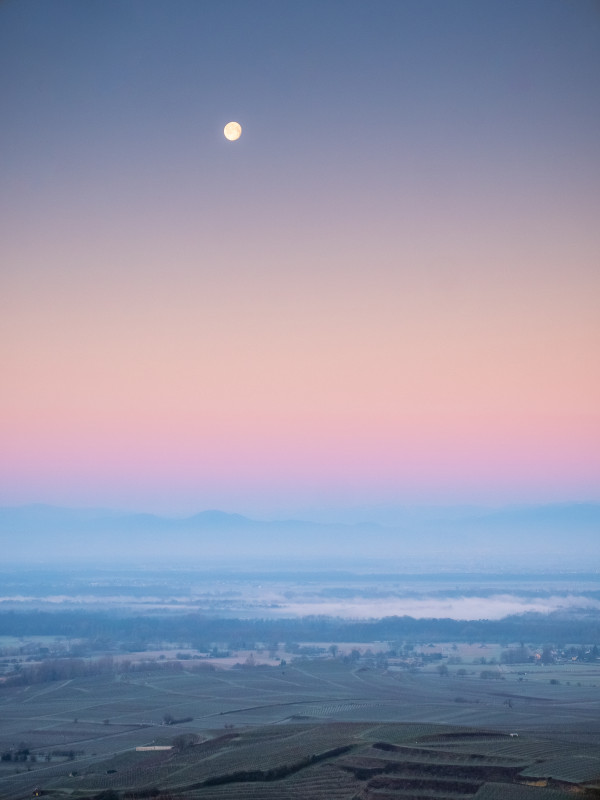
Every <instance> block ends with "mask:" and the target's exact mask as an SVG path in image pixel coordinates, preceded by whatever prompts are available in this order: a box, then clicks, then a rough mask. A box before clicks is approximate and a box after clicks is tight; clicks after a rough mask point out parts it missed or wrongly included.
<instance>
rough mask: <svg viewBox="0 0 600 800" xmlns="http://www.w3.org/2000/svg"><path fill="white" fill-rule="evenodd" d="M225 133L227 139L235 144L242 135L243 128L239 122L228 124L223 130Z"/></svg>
mask: <svg viewBox="0 0 600 800" xmlns="http://www.w3.org/2000/svg"><path fill="white" fill-rule="evenodd" d="M223 133H224V134H225V138H226V139H229V141H230V142H235V140H236V139H239V138H240V136H241V135H242V126H241V125H240V123H239V122H228V123H227V125H225V127H224V128H223Z"/></svg>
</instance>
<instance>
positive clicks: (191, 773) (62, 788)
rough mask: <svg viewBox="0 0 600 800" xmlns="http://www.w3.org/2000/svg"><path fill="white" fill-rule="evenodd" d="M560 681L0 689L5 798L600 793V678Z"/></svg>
mask: <svg viewBox="0 0 600 800" xmlns="http://www.w3.org/2000/svg"><path fill="white" fill-rule="evenodd" d="M569 669H570V670H571V672H570V673H569V674H570V675H572V677H573V678H574V680H572V681H571V682H570V685H567V684H566V682H565V681H564V680H563V679H562V678H561V680H560V682H558V683H551V682H550V680H552V678H550V679H549V678H548V676H549V675H550V674H552V675H554V674H556V668H554V671H553V672H552V673H550V672H548V673H546V672H544V671H543V670H537V671H536V670H532V673H533V674H532V676H531V678H530V679H528V680H522V677H523V676H522V675H520V674H519V673H518V672H516V671H515V672H514V673H513V672H511V671H509V670H507V671H506V672H505V674H504V675H503V680H494V681H490V680H484V679H482V678H481V677H480V676H479V673H478V672H477V671H475V672H474V673H472V672H471V673H469V674H467V675H464V674H463V675H458V674H457V673H456V672H451V673H450V674H449V675H444V676H442V675H440V674H437V673H435V672H428V671H422V672H419V673H411V672H409V671H406V670H405V671H401V670H386V669H377V668H375V667H372V668H369V667H364V666H357V665H352V664H348V663H343V662H342V661H341V660H335V659H316V660H308V659H306V660H298V661H296V662H294V663H292V664H291V665H286V666H273V667H242V668H237V669H228V670H223V669H201V670H196V671H192V670H190V671H185V670H184V671H181V672H177V673H171V672H168V671H164V672H154V671H148V672H136V673H135V674H134V675H130V676H127V675H122V674H115V675H110V674H109V675H102V676H97V677H93V678H92V677H87V678H73V679H71V680H62V681H52V682H48V683H43V684H34V685H30V686H10V687H9V686H4V687H3V688H1V689H0V713H1V720H2V725H1V728H0V751H1V752H2V753H11V754H12V756H13V757H12V758H11V759H10V760H2V761H0V796H1V797H3V798H4V797H5V798H7V800H21V798H27V797H31V796H32V794H33V791H34V789H35V788H36V787H37V788H39V789H40V790H42V791H43V792H44V793H45V794H46V795H47V796H53V797H56V798H60V797H64V798H67V797H71V798H73V800H78V798H84V797H95V796H99V795H101V793H102V792H103V791H104V792H106V791H108V790H112V791H113V792H115V793H116V794H117V796H119V797H120V798H123V799H124V798H126V797H127V794H128V793H131V792H138V796H141V795H139V792H140V791H143V790H147V791H148V792H149V791H150V789H152V790H154V791H155V792H156V791H158V792H160V793H162V796H163V797H165V798H166V797H178V798H196V797H197V798H214V799H215V800H216V798H223V799H224V800H225V798H227V799H228V800H229V799H230V800H234V798H265V799H266V798H275V797H278V798H281V797H290V798H321V797H322V798H333V800H345V799H346V798H347V799H348V800H352V798H357V799H358V798H361V799H362V800H366V799H367V798H373V800H375V798H377V800H385V798H392V797H394V798H403V800H407V799H408V798H414V799H415V800H427V799H429V800H431V799H432V798H436V799H438V800H442V799H443V798H445V799H446V800H450V799H452V800H467V799H468V798H471V797H475V798H476V800H494V798H506V800H512V798H515V799H516V800H520V799H521V798H525V800H529V798H533V800H535V798H536V797H539V798H540V800H544V798H546V800H552V798H554V799H555V800H558V798H560V797H565V796H566V795H565V794H564V792H565V791H566V790H567V789H568V788H569V787H571V788H574V787H576V786H587V787H591V786H594V785H598V784H599V783H600V747H599V745H600V690H598V689H597V688H596V687H595V686H594V685H593V683H599V684H600V668H595V669H594V668H591V667H590V666H589V665H587V666H584V665H581V674H582V677H583V672H584V671H585V679H584V680H581V681H578V680H576V678H577V673H576V671H575V672H573V670H574V669H575V668H574V667H569ZM520 678H521V679H520ZM563 678H564V675H563ZM577 683H580V684H581V685H577ZM508 701H510V702H508ZM165 717H171V718H172V719H175V720H188V721H182V722H179V723H176V724H172V725H165V724H163V721H164V719H165ZM189 718H192V719H191V720H189ZM180 734H190V735H191V734H193V736H188V737H187V741H185V742H183V741H181V740H176V741H175V745H176V746H175V747H174V748H173V749H172V750H162V751H146V752H137V751H136V749H135V748H136V747H140V746H149V745H153V744H154V745H165V744H172V743H173V741H174V740H175V739H176V737H177V736H179V735H180ZM511 734H512V735H511ZM515 734H516V735H515ZM25 751H27V756H26V759H25V760H15V758H14V756H15V754H16V753H18V752H23V753H24V752H25ZM525 784H537V785H535V786H534V785H525ZM147 796H150V795H147Z"/></svg>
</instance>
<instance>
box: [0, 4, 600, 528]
mask: <svg viewBox="0 0 600 800" xmlns="http://www.w3.org/2000/svg"><path fill="white" fill-rule="evenodd" d="M599 42H600V5H598V3H597V2H593V1H592V0H577V1H576V2H567V0H486V2H481V0H456V1H453V2H442V0H437V2H432V1H430V0H374V1H373V2H366V0H364V1H361V2H358V1H357V0H340V1H339V2H338V1H337V0H316V1H314V0H302V1H301V2H300V0H297V1H296V0H273V2H271V1H270V0H220V1H219V2H217V1H216V0H215V1H214V2H211V0H205V1H204V2H196V1H195V0H194V1H193V2H192V1H190V0H176V1H175V2H173V0H119V2H116V1H115V0H87V1H86V2H85V3H82V2H79V0H53V2H52V3H48V2H46V1H45V0H4V2H2V3H1V4H0V109H1V115H2V120H1V125H0V171H1V189H0V263H1V271H0V369H1V375H2V379H1V381H0V504H1V505H21V504H28V503H51V504H56V505H66V506H77V507H85V506H95V507H97V506H106V507H113V508H121V509H136V510H148V511H155V512H161V513H168V514H187V513H192V512H195V511H199V510H202V509H206V508H220V509H223V510H226V511H232V512H234V511H235V512H240V513H246V514H250V515H254V516H263V517H269V516H273V515H275V516H277V515H281V514H290V513H296V512H298V513H301V511H302V509H307V508H313V509H319V508H320V509H326V508H334V507H335V508H343V507H346V506H353V505H357V504H362V505H372V506H378V505H385V504H396V505H429V504H430V505H436V504H445V505H453V504H486V505H494V506H498V505H506V504H514V503H553V502H566V501H573V500H575V501H589V500H592V501H593V500H595V501H598V500H600V358H599V357H598V354H599V352H600V314H599V313H598V309H599V308H600V224H598V209H599V208H600V146H599V143H600V92H599V91H598V85H599V78H600V47H599V46H598V43H599ZM230 120H236V121H238V122H239V123H240V124H241V126H242V136H241V138H240V139H239V140H238V141H236V142H229V141H227V140H226V139H225V138H224V136H223V127H224V125H225V124H226V123H227V122H229V121H230Z"/></svg>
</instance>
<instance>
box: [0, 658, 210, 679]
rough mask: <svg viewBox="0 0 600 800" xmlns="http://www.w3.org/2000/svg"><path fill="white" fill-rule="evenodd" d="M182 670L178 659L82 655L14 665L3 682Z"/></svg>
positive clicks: (200, 666)
mask: <svg viewBox="0 0 600 800" xmlns="http://www.w3.org/2000/svg"><path fill="white" fill-rule="evenodd" d="M195 668H196V669H198V670H201V669H211V667H210V666H209V665H204V664H198V665H196V666H195ZM165 671H168V672H182V671H183V665H182V664H181V662H179V661H156V660H154V659H152V660H144V661H127V660H125V661H118V660H116V659H113V658H111V657H110V656H105V657H102V658H94V659H90V660H87V661H84V660H83V659H81V658H53V659H49V660H47V661H42V662H41V663H39V664H32V665H31V666H30V665H27V666H25V667H22V666H20V665H17V668H16V669H15V671H14V672H13V673H10V674H9V675H7V676H6V678H5V679H4V681H3V684H2V685H4V686H31V685H32V684H36V683H47V682H48V681H64V680H71V679H72V678H87V677H95V676H97V675H123V676H125V675H128V674H130V673H131V674H135V673H138V672H144V673H146V672H165Z"/></svg>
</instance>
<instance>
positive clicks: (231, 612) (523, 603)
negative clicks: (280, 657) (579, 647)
mask: <svg viewBox="0 0 600 800" xmlns="http://www.w3.org/2000/svg"><path fill="white" fill-rule="evenodd" d="M31 609H41V610H61V609H88V610H89V609H102V610H119V611H126V612H130V611H135V612H136V613H150V614H151V613H161V612H163V613H164V612H172V613H180V614H181V613H190V612H193V613H200V614H206V615H211V616H220V617H229V618H232V617H237V618H243V619H258V618H260V619H283V618H302V617H311V616H315V617H337V618H340V619H346V620H358V619H363V620H367V619H381V618H384V617H393V616H398V617H403V616H408V617H413V618H417V619H425V618H449V619H455V620H478V619H488V620H500V619H503V618H505V617H507V616H510V615H518V614H524V613H530V612H536V613H541V614H552V613H563V614H570V615H573V614H576V613H578V612H585V613H591V614H598V615H600V575H599V574H596V573H568V572H564V573H558V574H552V573H546V574H543V573H542V574H521V575H518V574H509V573H507V574H504V575H501V574H500V575H490V574H485V573H481V574H473V573H472V574H466V573H465V574H462V575H461V574H454V575H449V574H429V575H424V574H417V575H410V574H408V575H407V574H404V575H403V574H395V573H380V574H377V573H371V574H361V573H350V572H335V571H330V572H304V573H303V572H293V573H292V572H288V573H282V572H277V571H272V572H265V571H262V572H252V571H246V572H236V571H217V570H208V569H204V570H185V571H178V570H158V571H157V570H154V571H152V570H143V569H137V570H129V571H127V570H100V569H97V570H89V569H88V570H81V571H57V570H45V571H44V570H29V571H19V570H13V571H5V572H4V573H2V574H0V610H15V611H18V610H31Z"/></svg>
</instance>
